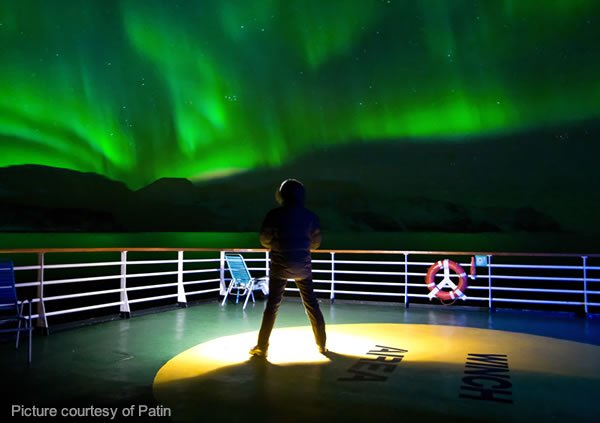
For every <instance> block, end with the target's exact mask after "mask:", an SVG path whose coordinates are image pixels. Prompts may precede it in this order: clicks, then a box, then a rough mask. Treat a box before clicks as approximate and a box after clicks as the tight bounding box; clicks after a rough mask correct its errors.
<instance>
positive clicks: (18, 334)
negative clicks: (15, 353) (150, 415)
mask: <svg viewBox="0 0 600 423" xmlns="http://www.w3.org/2000/svg"><path fill="white" fill-rule="evenodd" d="M21 323H22V320H21V319H19V324H18V325H17V344H16V345H15V348H16V349H19V338H20V335H21Z"/></svg>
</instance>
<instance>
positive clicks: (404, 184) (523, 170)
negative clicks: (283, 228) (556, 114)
mask: <svg viewBox="0 0 600 423" xmlns="http://www.w3.org/2000/svg"><path fill="white" fill-rule="evenodd" d="M599 128H600V124H599V123H598V122H585V123H581V124H578V125H574V126H573V127H570V128H564V127H563V128H553V129H545V130H536V131H530V132H527V133H521V134H517V135H514V134H513V135H510V136H509V135H497V136H495V137H493V138H489V139H481V138H480V139H476V140H475V139H473V140H460V139H456V140H450V141H449V140H429V141H423V140H419V142H412V141H411V140H402V141H401V142H400V141H396V142H392V141H381V142H373V141H370V142H368V143H365V142H356V143H353V144H345V145H340V146H328V147H321V148H319V149H315V150H313V151H311V152H310V153H307V154H304V155H301V156H298V157H296V158H295V159H294V160H292V161H290V162H288V163H287V164H286V165H284V166H282V167H279V168H268V169H255V170H252V171H248V172H245V173H240V174H237V175H233V176H230V177H226V178H220V179H214V180H207V181H202V182H196V183H192V182H190V181H189V180H187V179H182V178H162V179H159V180H157V181H154V182H153V183H151V184H149V185H147V186H146V187H143V188H142V189H140V190H138V191H133V190H131V189H129V188H128V187H127V186H126V185H125V184H123V183H122V182H117V181H113V180H110V179H108V178H106V177H104V176H100V175H97V174H93V173H81V172H76V171H72V170H66V169H58V168H51V167H46V166H37V165H23V166H10V167H6V168H0V229H1V230H3V231H11V230H19V231H22V230H25V231H145V232H147V231H256V230H257V229H258V228H259V227H260V224H261V220H262V217H263V216H264V214H265V212H266V210H268V209H269V208H271V207H273V206H274V205H275V202H274V192H275V189H276V188H277V186H278V184H279V183H280V182H281V180H282V179H285V178H288V177H295V178H298V179H300V180H302V181H303V183H304V184H305V185H306V187H307V192H308V201H307V205H308V206H309V207H310V208H311V209H313V210H314V211H315V212H317V213H318V214H319V216H320V217H321V221H322V225H323V227H324V228H327V229H328V230H339V231H347V230H351V231H436V232H514V231H526V232H536V231H560V230H575V231H586V232H594V231H598V225H597V224H596V216H597V215H599V214H600V200H598V199H597V196H596V195H595V192H596V191H597V188H598V186H599V182H600V173H599V172H597V167H596V164H595V161H596V157H597V156H598V154H597V153H598V149H599V147H598V144H597V143H596V137H597V134H599V133H600V130H599Z"/></svg>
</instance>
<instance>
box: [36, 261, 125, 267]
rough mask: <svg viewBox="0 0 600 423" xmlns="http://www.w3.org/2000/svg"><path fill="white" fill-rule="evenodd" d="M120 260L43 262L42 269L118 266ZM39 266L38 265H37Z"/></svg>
mask: <svg viewBox="0 0 600 423" xmlns="http://www.w3.org/2000/svg"><path fill="white" fill-rule="evenodd" d="M121 264H122V262H120V261H104V262H98V263H65V264H45V265H44V269H72V268H78V267H104V266H119V265H121ZM38 268H39V266H38Z"/></svg>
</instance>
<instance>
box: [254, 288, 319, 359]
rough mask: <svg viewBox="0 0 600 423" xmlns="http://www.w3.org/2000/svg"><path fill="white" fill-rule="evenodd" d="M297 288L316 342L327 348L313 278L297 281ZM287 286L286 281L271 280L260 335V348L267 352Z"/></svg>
mask: <svg viewBox="0 0 600 423" xmlns="http://www.w3.org/2000/svg"><path fill="white" fill-rule="evenodd" d="M295 282H296V286H297V287H298V289H299V290H300V296H301V297H302V302H303V303H304V309H305V311H306V314H307V315H308V318H309V320H310V324H311V325H312V329H313V333H314V334H315V341H316V343H317V345H319V346H321V347H325V342H326V339H327V336H326V334H325V320H324V319H323V314H322V313H321V309H320V308H319V302H318V301H317V297H316V296H315V293H314V291H313V282H312V278H307V279H299V280H296V281H295ZM286 285H287V280H286V279H279V278H273V277H271V278H270V279H269V297H268V299H267V305H266V307H265V312H264V313H263V319H262V324H261V325H260V332H259V333H258V346H259V347H261V348H264V349H265V350H266V349H267V348H268V346H269V337H270V336H271V331H272V330H273V325H274V324H275V318H276V317H277V311H278V310H279V305H280V304H281V300H282V299H283V291H284V290H285V286H286Z"/></svg>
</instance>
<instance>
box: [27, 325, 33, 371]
mask: <svg viewBox="0 0 600 423" xmlns="http://www.w3.org/2000/svg"><path fill="white" fill-rule="evenodd" d="M32 332H33V326H32V325H31V318H29V352H28V357H27V362H28V363H29V364H31V333H32Z"/></svg>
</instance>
